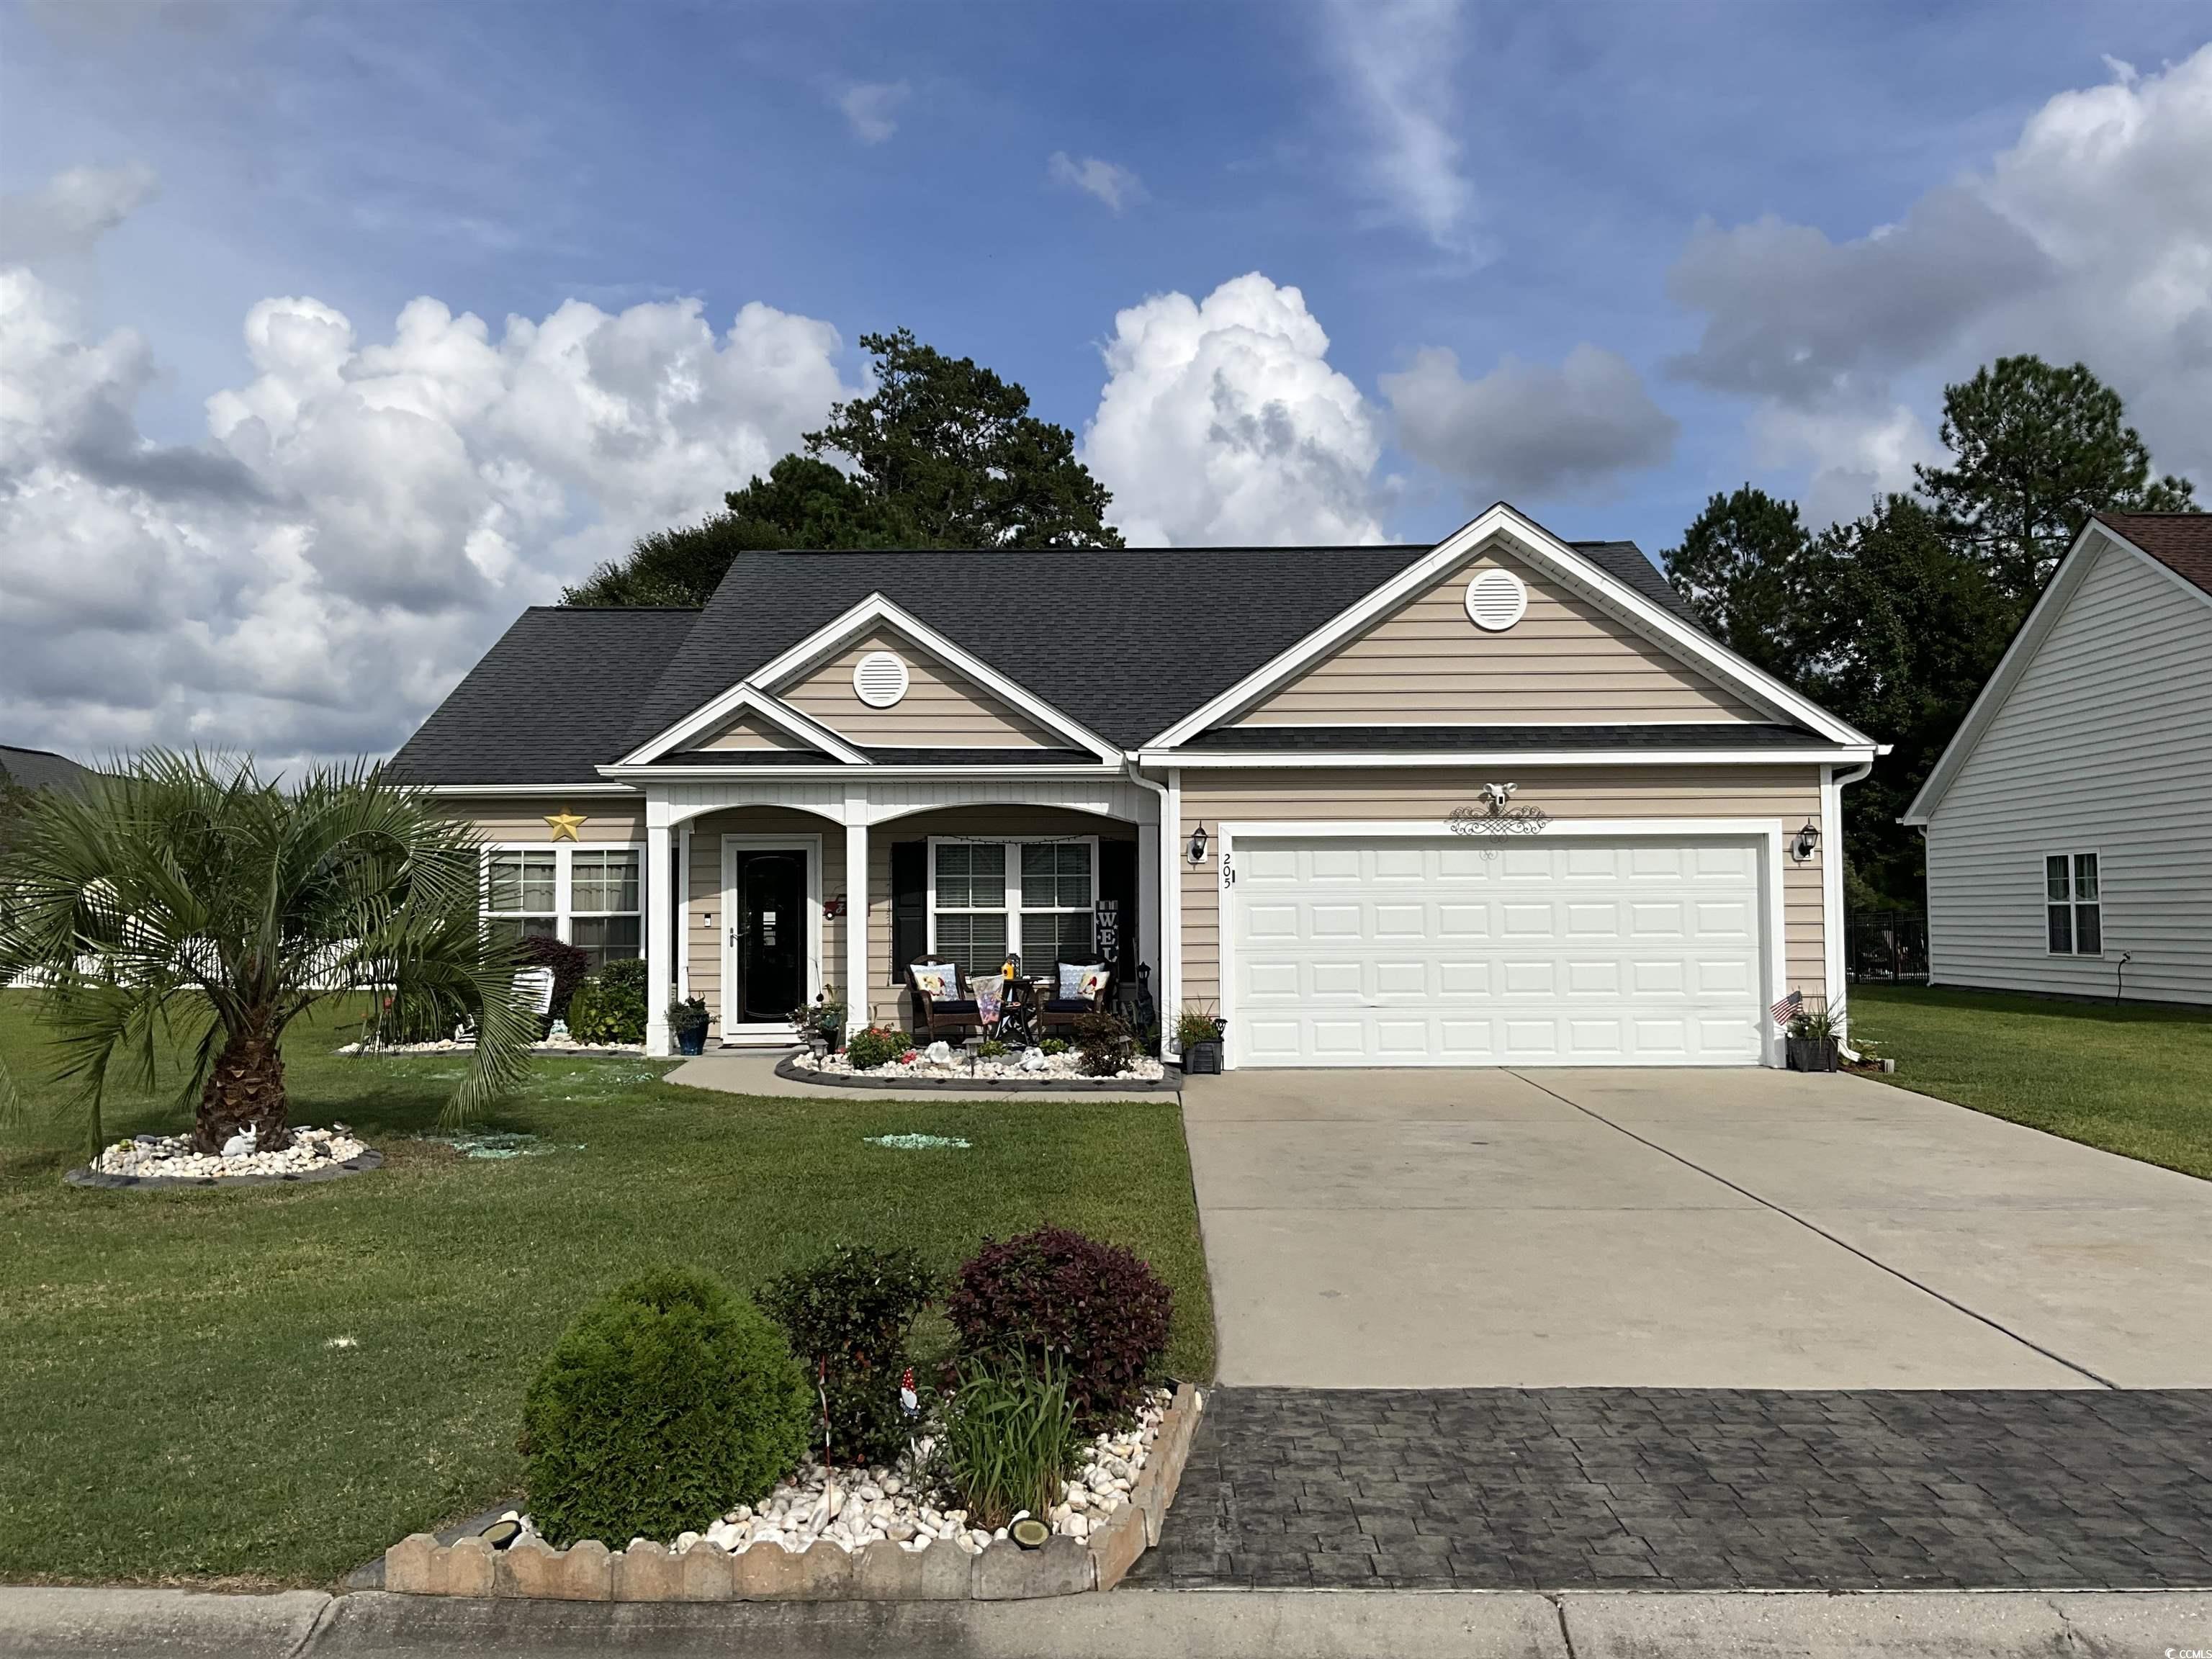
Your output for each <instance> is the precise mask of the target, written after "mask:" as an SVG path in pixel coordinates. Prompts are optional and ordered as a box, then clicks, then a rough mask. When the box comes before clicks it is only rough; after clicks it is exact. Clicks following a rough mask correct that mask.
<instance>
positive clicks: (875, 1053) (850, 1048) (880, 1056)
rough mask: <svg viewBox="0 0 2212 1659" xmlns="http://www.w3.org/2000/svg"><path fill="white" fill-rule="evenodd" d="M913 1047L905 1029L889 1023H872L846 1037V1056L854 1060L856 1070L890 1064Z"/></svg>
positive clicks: (863, 1070) (865, 1069) (861, 1070)
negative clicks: (897, 1028) (888, 1024)
mask: <svg viewBox="0 0 2212 1659" xmlns="http://www.w3.org/2000/svg"><path fill="white" fill-rule="evenodd" d="M913 1047H914V1044H913V1043H912V1042H909V1041H908V1038H907V1034H906V1033H905V1032H904V1031H898V1030H892V1029H891V1028H890V1026H887V1025H871V1026H869V1027H868V1028H867V1029H866V1030H864V1031H855V1032H854V1033H853V1035H852V1036H849V1037H848V1038H846V1039H845V1058H846V1059H848V1060H851V1061H852V1062H853V1069H854V1071H856V1072H865V1071H868V1070H870V1069H872V1068H873V1067H875V1066H888V1065H890V1063H891V1061H893V1060H896V1059H897V1058H898V1057H899V1056H900V1055H901V1054H904V1053H906V1051H907V1050H908V1049H909V1048H913Z"/></svg>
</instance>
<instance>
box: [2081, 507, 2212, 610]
mask: <svg viewBox="0 0 2212 1659" xmlns="http://www.w3.org/2000/svg"><path fill="white" fill-rule="evenodd" d="M2097 519H2098V521H2099V522H2100V523H2101V524H2106V525H2110V526H2112V528H2113V529H2115V530H2117V531H2118V532H2120V534H2122V535H2123V536H2125V537H2126V538H2128V539H2129V540H2130V541H2131V542H2133V543H2134V544H2136V546H2137V547H2140V548H2141V549H2142V550H2143V551H2144V552H2146V553H2148V554H2149V555H2150V556H2151V557H2153V558H2154V559H2156V560H2157V561H2158V562H2160V564H2162V565H2164V566H2165V567H2166V568H2167V569H2168V570H2171V571H2172V572H2173V574H2175V575H2177V576H2179V577H2181V578H2182V579H2183V580H2185V581H2191V582H2194V583H2195V584H2196V585H2197V586H2199V587H2201V588H2203V590H2204V591H2205V592H2207V593H2212V513H2099V514H2097Z"/></svg>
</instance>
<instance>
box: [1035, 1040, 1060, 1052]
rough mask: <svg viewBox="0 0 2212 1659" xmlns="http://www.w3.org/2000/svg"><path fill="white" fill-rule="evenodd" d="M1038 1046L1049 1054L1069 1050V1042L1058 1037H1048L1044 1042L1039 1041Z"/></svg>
mask: <svg viewBox="0 0 2212 1659" xmlns="http://www.w3.org/2000/svg"><path fill="white" fill-rule="evenodd" d="M1037 1047H1038V1048H1042V1049H1043V1050H1044V1051H1045V1053H1047V1054H1066V1052H1067V1044H1066V1043H1065V1042H1062V1041H1060V1038H1058V1037H1047V1038H1046V1039H1045V1040H1044V1041H1043V1042H1040V1043H1038V1044H1037Z"/></svg>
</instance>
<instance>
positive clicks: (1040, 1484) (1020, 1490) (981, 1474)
mask: <svg viewBox="0 0 2212 1659" xmlns="http://www.w3.org/2000/svg"><path fill="white" fill-rule="evenodd" d="M1082 1444H1083V1437H1082V1435H1081V1434H1080V1433H1079V1431H1077V1429H1076V1426H1075V1407H1074V1404H1073V1402H1072V1401H1070V1400H1069V1399H1068V1397H1067V1387H1066V1383H1065V1382H1064V1381H1062V1380H1061V1379H1060V1377H1059V1376H1056V1375H1054V1373H1053V1372H1052V1371H1051V1370H1049V1369H1048V1370H1044V1371H1042V1372H1033V1371H1030V1370H1027V1369H1025V1368H1024V1367H1022V1366H1020V1365H1018V1364H988V1365H986V1364H971V1365H969V1367H968V1368H967V1370H965V1371H963V1373H962V1376H961V1378H960V1386H959V1388H958V1389H957V1392H956V1393H955V1394H954V1395H953V1396H952V1404H951V1408H950V1409H949V1410H948V1411H947V1412H946V1413H945V1432H944V1434H943V1436H942V1437H940V1440H939V1456H940V1457H941V1458H942V1459H943V1464H942V1467H943V1469H944V1474H945V1480H946V1482H947V1483H948V1484H949V1485H950V1486H951V1488H952V1490H953V1492H954V1494H955V1495H956V1496H957V1498H959V1501H960V1503H961V1504H962V1506H963V1508H965V1509H966V1510H967V1511H968V1522H969V1525H970V1526H975V1527H981V1528H985V1529H987V1530H989V1531H996V1530H997V1529H998V1528H1000V1527H1003V1526H1005V1525H1006V1523H1007V1522H1010V1521H1012V1519H1013V1517H1014V1513H1015V1511H1016V1510H1028V1511H1029V1512H1030V1514H1031V1515H1035V1516H1043V1515H1045V1514H1047V1513H1048V1511H1050V1510H1052V1508H1053V1507H1054V1505H1055V1504H1058V1503H1059V1502H1060V1483H1061V1482H1062V1481H1064V1480H1066V1479H1067V1477H1068V1476H1069V1475H1070V1474H1073V1473H1074V1471H1075V1467H1076V1460H1077V1457H1078V1455H1079V1453H1080V1450H1081V1448H1082Z"/></svg>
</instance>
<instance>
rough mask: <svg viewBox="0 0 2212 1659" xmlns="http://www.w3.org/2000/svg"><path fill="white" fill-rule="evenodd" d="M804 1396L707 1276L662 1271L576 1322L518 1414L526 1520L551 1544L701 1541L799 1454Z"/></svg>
mask: <svg viewBox="0 0 2212 1659" xmlns="http://www.w3.org/2000/svg"><path fill="white" fill-rule="evenodd" d="M813 1416H814V1399H813V1393H812V1391H811V1389H809V1388H808V1387H807V1383H806V1376H805V1371H804V1370H801V1368H800V1366H799V1362H798V1361H797V1360H796V1359H794V1358H793V1357H792V1353H791V1348H790V1346H789V1344H787V1342H786V1341H785V1340H784V1337H783V1333H782V1332H781V1331H780V1330H778V1329H777V1328H776V1327H775V1324H774V1323H773V1322H771V1321H770V1320H769V1318H768V1316H766V1315H765V1314H763V1313H762V1312H761V1311H760V1310H759V1309H757V1308H756V1307H754V1306H753V1304H751V1303H750V1302H748V1301H746V1300H745V1299H744V1297H740V1296H738V1295H736V1294H735V1293H734V1292H732V1291H731V1290H730V1288H729V1287H728V1286H727V1285H725V1284H723V1283H722V1281H721V1280H720V1279H717V1278H715V1277H714V1275H713V1274H712V1273H702V1272H699V1271H697V1270H696V1269H692V1268H682V1267H665V1268H662V1269H659V1271H657V1272H653V1273H647V1274H644V1275H643V1276H641V1277H640V1278H637V1279H631V1280H630V1281H629V1283H628V1284H626V1285H622V1286H620V1287H619V1288H618V1289H616V1290H614V1291H610V1292H608V1294H606V1295H605V1296H604V1297H600V1298H599V1301H597V1302H595V1303H593V1304H592V1305H591V1306H590V1307H588V1308H586V1310H584V1311H583V1313H582V1314H581V1315H580V1316H578V1317H577V1319H576V1322H575V1323H574V1324H573V1325H571V1326H569V1327H568V1330H567V1331H566V1332H565V1333H564V1334H562V1338H561V1340H560V1341H559V1342H558V1343H557V1344H556V1345H555V1346H554V1349H553V1352H552V1353H551V1354H550V1356H549V1357H548V1358H547V1359H546V1361H545V1364H544V1367H543V1368H542V1369H541V1370H539V1371H538V1375H537V1376H536V1377H535V1378H533V1379H532V1382H531V1384H530V1389H529V1392H528V1394H527V1395H525V1396H524V1400H523V1407H522V1421H523V1431H522V1454H523V1459H524V1484H525V1489H526V1492H528V1494H529V1504H530V1514H531V1517H532V1520H533V1521H534V1522H536V1523H537V1526H538V1530H539V1531H540V1532H542V1533H543V1534H544V1535H545V1536H546V1538H547V1539H549V1540H550V1541H552V1542H553V1543H555V1544H568V1543H571V1542H574V1541H576V1540H579V1539H583V1538H597V1539H600V1540H602V1541H605V1543H606V1544H607V1546H608V1547H610V1548H612V1549H620V1548H622V1547H623V1545H625V1544H626V1543H628V1542H629V1540H630V1539H632V1538H634V1537H638V1536H643V1537H647V1538H655V1539H661V1540H670V1541H672V1540H673V1539H674V1538H675V1536H676V1535H677V1534H678V1533H680V1532H683V1531H684V1530H685V1529H687V1528H690V1529H692V1530H696V1531H704V1530H705V1529H706V1528H708V1526H709V1525H711V1524H712V1523H713V1522H714V1520H715V1518H716V1517H717V1516H720V1514H721V1513H722V1512H723V1511H724V1510H727V1509H729V1508H730V1507H731V1506H732V1505H733V1504H757V1503H758V1502H759V1501H760V1500H761V1499H762V1498H764V1497H766V1496H767V1495H768V1493H769V1490H770V1489H771V1488H773V1487H774V1486H775V1483H776V1482H777V1481H778V1480H781V1479H782V1478H783V1476H784V1475H786V1474H789V1473H790V1472H791V1470H792V1469H793V1468H795V1467H797V1465H798V1463H799V1459H800V1458H801V1457H803V1456H804V1455H805V1453H806V1449H807V1444H808V1439H809V1436H810V1432H811V1424H812V1422H813Z"/></svg>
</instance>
